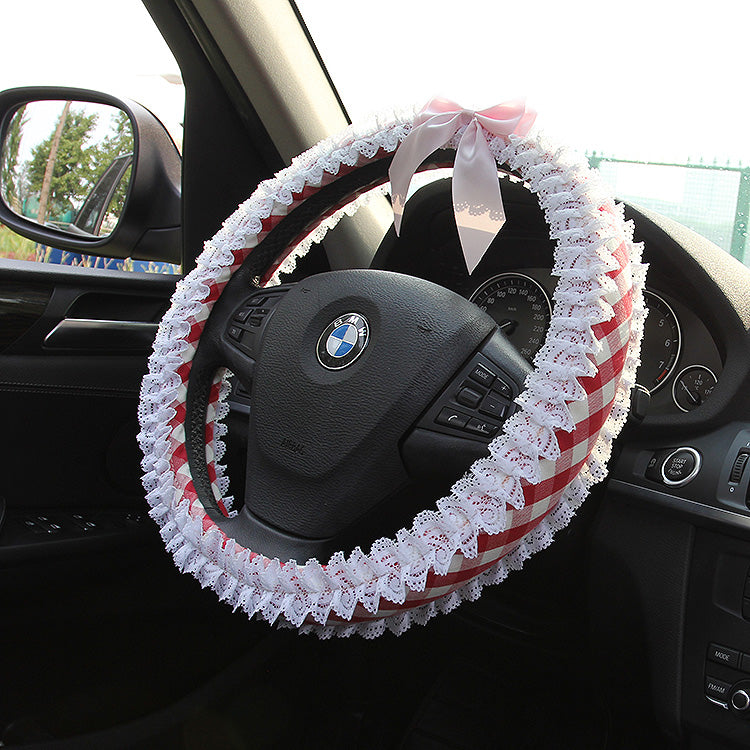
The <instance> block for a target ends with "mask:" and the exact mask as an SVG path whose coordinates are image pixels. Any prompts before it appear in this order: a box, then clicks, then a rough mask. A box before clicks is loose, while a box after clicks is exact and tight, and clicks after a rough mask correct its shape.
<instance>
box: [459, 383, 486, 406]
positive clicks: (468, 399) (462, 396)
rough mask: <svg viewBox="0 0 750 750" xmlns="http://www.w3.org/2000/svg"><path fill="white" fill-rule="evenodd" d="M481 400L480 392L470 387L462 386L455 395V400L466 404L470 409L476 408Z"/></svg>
mask: <svg viewBox="0 0 750 750" xmlns="http://www.w3.org/2000/svg"><path fill="white" fill-rule="evenodd" d="M481 400H482V394H481V393H477V392H476V391H475V390H472V389H471V388H462V389H461V390H460V391H459V392H458V394H457V395H456V401H458V403H459V404H463V405H464V406H468V407H469V408H470V409H476V408H477V406H479V402H480V401H481Z"/></svg>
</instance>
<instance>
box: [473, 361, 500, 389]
mask: <svg viewBox="0 0 750 750" xmlns="http://www.w3.org/2000/svg"><path fill="white" fill-rule="evenodd" d="M469 377H470V378H471V379H472V380H474V381H476V382H477V383H481V384H482V385H483V386H485V388H489V387H490V386H491V385H492V382H493V381H494V380H495V373H494V372H490V371H489V370H488V369H487V368H486V367H485V366H484V365H477V366H476V367H475V368H474V369H473V370H472V371H471V372H470V373H469Z"/></svg>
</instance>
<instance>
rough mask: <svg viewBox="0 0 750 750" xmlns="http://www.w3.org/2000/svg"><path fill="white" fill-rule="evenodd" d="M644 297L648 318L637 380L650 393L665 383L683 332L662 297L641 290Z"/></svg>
mask: <svg viewBox="0 0 750 750" xmlns="http://www.w3.org/2000/svg"><path fill="white" fill-rule="evenodd" d="M643 300H644V302H645V304H646V308H647V309H648V317H647V318H646V327H645V329H644V331H643V344H642V345H641V366H640V367H639V368H638V373H637V375H636V380H637V381H638V383H639V384H640V385H642V386H644V388H647V389H648V390H649V391H651V393H653V392H654V391H656V390H658V389H659V388H661V386H662V385H664V383H666V382H667V380H668V379H669V376H670V375H671V374H672V372H673V371H674V368H675V366H676V365H677V359H678V358H679V356H680V348H681V347H682V333H681V331H680V324H679V322H678V321H677V316H676V315H675V314H674V310H672V308H671V307H670V306H669V304H668V303H667V302H666V301H665V300H664V299H663V298H662V297H660V296H659V295H658V294H654V293H653V292H644V293H643Z"/></svg>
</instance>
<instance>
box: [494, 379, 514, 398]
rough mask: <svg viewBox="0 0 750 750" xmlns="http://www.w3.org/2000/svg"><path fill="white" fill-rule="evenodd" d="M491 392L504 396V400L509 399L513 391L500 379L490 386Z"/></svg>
mask: <svg viewBox="0 0 750 750" xmlns="http://www.w3.org/2000/svg"><path fill="white" fill-rule="evenodd" d="M492 390H493V391H495V392H496V393H499V394H500V395H501V396H505V398H511V397H512V396H513V389H512V388H511V387H510V386H509V385H508V384H507V383H506V382H505V381H504V380H503V379H502V378H498V379H497V380H496V381H495V382H494V383H493V384H492Z"/></svg>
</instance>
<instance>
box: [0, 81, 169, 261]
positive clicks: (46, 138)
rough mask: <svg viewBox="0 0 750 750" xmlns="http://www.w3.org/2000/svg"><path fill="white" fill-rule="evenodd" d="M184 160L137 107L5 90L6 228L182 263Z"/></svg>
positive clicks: (1, 168) (0, 188)
mask: <svg viewBox="0 0 750 750" xmlns="http://www.w3.org/2000/svg"><path fill="white" fill-rule="evenodd" d="M180 179H181V161H180V155H179V153H178V151H177V148H176V147H175V145H174V143H173V142H172V140H171V138H170V137H169V135H168V133H167V131H166V130H165V128H164V126H163V125H162V124H161V123H160V122H159V120H157V119H156V117H154V115H152V114H151V113H150V112H149V111H148V110H147V109H145V108H144V107H141V106H140V105H139V104H137V103H135V102H132V101H127V100H121V99H117V98H115V97H112V96H109V95H107V94H101V93H98V92H95V91H88V90H85V89H71V88H63V87H54V88H51V87H50V88H47V87H25V88H17V89H9V90H8V91H3V92H0V222H2V223H3V224H5V225H6V226H8V227H10V228H11V229H12V230H13V231H15V232H17V233H18V234H20V235H22V236H24V237H27V238H29V239H31V240H34V241H36V242H39V243H42V244H44V245H47V246H50V247H56V248H60V249H62V250H69V251H73V252H78V253H85V254H88V255H104V256H108V257H114V258H128V257H130V258H134V259H137V260H155V261H164V262H168V263H179V262H180V260H181V243H180V235H181V232H180V224H181V218H180V214H181V202H180Z"/></svg>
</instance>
